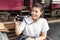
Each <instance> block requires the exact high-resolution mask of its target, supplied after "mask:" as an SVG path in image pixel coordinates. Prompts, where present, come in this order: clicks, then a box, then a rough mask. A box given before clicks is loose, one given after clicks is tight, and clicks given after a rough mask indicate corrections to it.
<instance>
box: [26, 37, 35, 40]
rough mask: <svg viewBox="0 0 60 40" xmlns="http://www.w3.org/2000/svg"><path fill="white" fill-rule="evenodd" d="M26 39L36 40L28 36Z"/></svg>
mask: <svg viewBox="0 0 60 40" xmlns="http://www.w3.org/2000/svg"><path fill="white" fill-rule="evenodd" d="M26 40H34V39H33V38H30V37H28V38H27V39H26Z"/></svg>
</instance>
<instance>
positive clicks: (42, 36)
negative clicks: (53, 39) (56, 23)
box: [36, 32, 47, 40]
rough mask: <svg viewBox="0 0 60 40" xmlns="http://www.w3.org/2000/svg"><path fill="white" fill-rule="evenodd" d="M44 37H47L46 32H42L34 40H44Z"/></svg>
mask: <svg viewBox="0 0 60 40" xmlns="http://www.w3.org/2000/svg"><path fill="white" fill-rule="evenodd" d="M46 36H47V32H42V33H41V36H40V37H38V38H36V40H44V39H46Z"/></svg>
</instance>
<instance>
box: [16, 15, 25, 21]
mask: <svg viewBox="0 0 60 40" xmlns="http://www.w3.org/2000/svg"><path fill="white" fill-rule="evenodd" d="M23 19H24V17H22V16H19V15H17V16H16V21H21V22H22V21H23Z"/></svg>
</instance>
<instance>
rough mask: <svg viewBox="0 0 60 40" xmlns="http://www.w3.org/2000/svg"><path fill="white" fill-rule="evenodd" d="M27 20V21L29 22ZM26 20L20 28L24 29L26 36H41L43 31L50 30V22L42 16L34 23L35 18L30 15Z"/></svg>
mask: <svg viewBox="0 0 60 40" xmlns="http://www.w3.org/2000/svg"><path fill="white" fill-rule="evenodd" d="M25 21H26V22H27V24H26V22H25ZM25 21H23V22H21V24H20V26H19V27H18V29H20V30H22V31H23V30H24V31H23V34H24V35H26V36H30V37H35V36H39V35H40V34H41V32H46V31H48V30H49V26H48V23H47V21H46V19H44V18H40V19H39V20H38V21H37V22H34V23H33V20H32V18H31V16H30V17H28V18H25Z"/></svg>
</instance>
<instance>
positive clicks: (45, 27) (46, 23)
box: [42, 19, 49, 32]
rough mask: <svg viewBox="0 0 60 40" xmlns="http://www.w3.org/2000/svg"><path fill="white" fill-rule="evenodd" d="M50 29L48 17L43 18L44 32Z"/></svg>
mask: <svg viewBox="0 0 60 40" xmlns="http://www.w3.org/2000/svg"><path fill="white" fill-rule="evenodd" d="M48 30H49V25H48V22H47V20H46V19H43V24H42V32H46V31H48Z"/></svg>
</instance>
